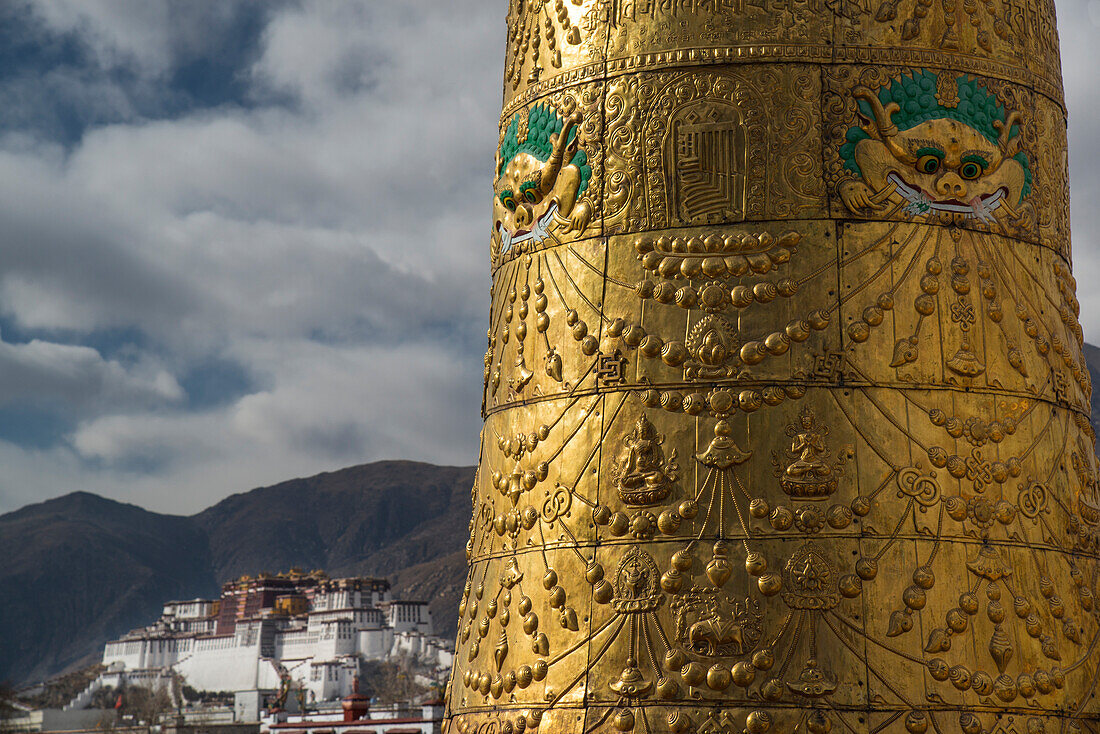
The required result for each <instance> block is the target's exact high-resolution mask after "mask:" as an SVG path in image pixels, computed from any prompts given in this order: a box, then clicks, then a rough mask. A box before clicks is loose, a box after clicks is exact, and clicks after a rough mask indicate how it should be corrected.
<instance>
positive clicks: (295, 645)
mask: <svg viewBox="0 0 1100 734" xmlns="http://www.w3.org/2000/svg"><path fill="white" fill-rule="evenodd" d="M397 656H410V657H413V658H416V659H417V660H418V661H419V662H421V663H423V664H427V665H430V666H435V667H438V668H444V669H445V668H449V667H450V665H451V661H452V660H451V659H452V652H451V643H449V642H447V641H445V640H441V639H439V638H436V637H434V636H433V630H432V620H431V615H430V614H429V612H428V605H427V603H426V602H417V601H395V600H394V599H392V598H391V595H390V585H389V582H387V581H385V580H384V579H374V578H343V579H330V578H328V577H327V576H326V575H325V574H324V573H322V572H318V571H314V572H313V573H308V574H306V573H301V572H297V571H292V572H290V573H287V574H279V575H267V574H262V575H260V576H258V577H255V578H253V577H248V576H245V577H242V578H240V579H238V580H236V581H233V582H230V583H228V584H226V585H225V586H224V587H223V588H222V595H221V598H220V599H218V600H208V599H195V600H192V601H173V602H168V603H167V604H165V605H164V609H163V611H162V613H161V616H160V618H159V619H158V620H157V621H156V622H154V623H153V624H151V625H149V626H148V627H142V628H140V629H136V630H133V631H131V632H130V633H128V634H127V635H125V636H124V637H122V638H120V639H118V640H113V641H111V642H108V643H107V645H106V647H105V648H104V651H103V665H104V666H105V668H106V672H105V673H104V674H103V676H101V677H102V678H103V680H102V681H99V685H100V686H102V685H110V684H114V683H116V682H121V681H123V680H131V679H132V680H135V681H136V680H143V679H148V678H149V677H150V676H149V674H150V673H152V672H154V671H156V672H158V673H161V674H165V673H174V674H177V675H178V676H180V677H182V680H183V683H184V684H186V685H189V686H191V687H192V688H194V689H196V690H200V691H225V692H237V691H257V690H259V691H264V690H267V691H278V690H280V688H281V687H283V686H284V681H286V684H287V686H288V687H289V688H291V689H293V690H294V691H303V692H304V694H305V695H306V696H308V699H309V700H311V701H326V700H333V699H338V698H341V697H343V696H346V695H348V693H349V692H350V691H351V690H352V681H353V679H354V677H355V676H356V675H357V674H358V672H359V665H360V662H361V661H363V660H385V659H389V658H392V657H397ZM94 685H95V684H93V686H94ZM88 698H89V699H90V696H88ZM74 703H76V702H74Z"/></svg>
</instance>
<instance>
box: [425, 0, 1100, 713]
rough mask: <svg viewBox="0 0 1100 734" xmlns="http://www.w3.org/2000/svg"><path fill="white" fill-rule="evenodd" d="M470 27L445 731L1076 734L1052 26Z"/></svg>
mask: <svg viewBox="0 0 1100 734" xmlns="http://www.w3.org/2000/svg"><path fill="white" fill-rule="evenodd" d="M506 26H507V34H508V35H507V49H506V53H505V84H504V102H503V105H504V106H503V110H502V114H501V118H500V137H499V145H498V149H497V155H496V161H495V166H494V180H493V202H492V205H493V218H492V221H491V223H490V228H489V263H490V269H491V273H492V277H493V285H492V290H491V297H492V305H491V310H490V324H489V332H488V340H487V341H488V350H487V352H486V355H485V370H484V378H485V381H484V392H483V398H484V402H483V405H484V419H485V428H484V432H483V434H482V446H481V454H480V459H479V460H480V465H481V470H480V471H479V472H478V475H477V476H478V479H477V480H476V486H475V487H474V491H473V500H474V508H473V509H474V512H473V520H472V523H471V526H470V534H471V537H470V542H469V544H468V546H467V553H468V557H469V562H470V573H469V579H468V581H467V583H466V586H465V591H464V593H463V598H462V602H461V605H460V614H459V622H458V643H457V645H458V650H457V656H456V665H455V669H454V674H453V679H452V681H451V684H450V686H449V689H448V691H447V714H446V719H447V727H448V731H449V732H450V733H451V734H489V733H490V732H492V733H493V734H502V733H503V732H512V733H515V734H518V733H519V732H545V733H547V734H548V733H550V732H553V733H554V734H557V733H558V732H577V733H578V734H579V733H583V734H604V733H607V732H634V733H635V734H643V733H650V732H652V733H657V732H674V733H678V734H719V733H721V734H742V732H744V733H746V734H765V733H766V732H771V733H774V734H788V733H792V734H793V733H794V732H810V733H812V734H824V733H826V732H840V731H847V732H853V733H856V734H862V733H863V732H883V733H885V734H891V733H892V732H908V733H910V734H924V733H925V732H928V733H930V734H931V733H933V732H939V733H942V734H946V732H963V733H964V734H982V733H983V732H984V733H988V734H1009V733H1013V734H1025V732H1026V733H1027V734H1039V733H1040V732H1047V733H1049V734H1055V733H1056V732H1058V733H1061V732H1094V731H1100V712H1098V705H1097V703H1096V699H1095V697H1094V695H1093V693H1094V686H1095V681H1096V678H1097V674H1098V673H1097V671H1098V663H1100V644H1098V643H1100V605H1098V604H1097V603H1096V594H1097V584H1098V583H1100V573H1098V570H1100V569H1098V568H1097V564H1096V558H1097V554H1098V552H1100V542H1098V541H1100V496H1098V493H1100V484H1098V482H1097V462H1096V457H1095V455H1094V453H1093V448H1092V447H1093V444H1094V435H1093V433H1092V429H1091V427H1090V425H1089V421H1088V418H1089V398H1090V394H1091V388H1092V386H1091V383H1090V378H1089V373H1088V369H1087V367H1086V365H1085V362H1084V359H1083V357H1082V352H1081V349H1082V336H1083V335H1082V331H1081V327H1080V324H1079V323H1078V315H1079V310H1080V305H1079V303H1078V301H1077V298H1076V295H1075V291H1076V283H1075V281H1074V279H1073V275H1072V273H1071V267H1070V247H1069V222H1068V201H1069V199H1068V188H1067V183H1066V170H1065V163H1066V126H1065V109H1064V101H1063V98H1062V85H1061V77H1060V60H1059V55H1058V42H1057V33H1056V31H1055V27H1054V7H1053V4H1052V3H1051V2H1049V0H989V1H988V2H982V3H977V2H965V1H962V2H960V1H959V0H869V1H863V0H825V2H770V1H769V0H676V1H675V2H673V1H670V0H511V1H510V2H509V10H508V16H507V24H506ZM677 462H679V463H677Z"/></svg>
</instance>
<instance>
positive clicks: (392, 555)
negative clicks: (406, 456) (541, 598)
mask: <svg viewBox="0 0 1100 734" xmlns="http://www.w3.org/2000/svg"><path fill="white" fill-rule="evenodd" d="M473 475H474V469H473V468H472V467H465V468H462V467H439V466H432V465H431V464H420V463H415V462H408V461H384V462H378V463H376V464H367V465H363V466H355V467H350V468H348V469H342V470H340V471H336V472H330V473H326V474H320V475H317V476H315V477H310V478H308V479H294V480H291V481H288V482H283V483H282V484H277V485H274V486H271V487H262V488H259V489H254V490H252V491H250V492H245V493H243V494H238V495H233V496H232V497H229V498H227V499H225V500H223V501H222V502H219V503H218V504H216V505H214V506H213V507H210V508H208V509H207V510H204V511H203V512H200V513H199V514H197V515H195V516H193V517H177V516H171V515H161V514H158V513H155V512H148V511H146V510H143V509H141V508H140V507H136V506H134V505H127V504H122V503H119V502H114V501H112V500H107V499H104V498H102V497H98V496H96V495H93V494H88V493H86V492H77V493H74V494H70V495H66V496H64V497H59V498H57V499H53V500H50V501H48V502H43V503H41V504H36V505H29V506H27V507H24V508H23V509H21V510H18V511H16V512H13V513H9V514H7V515H0V559H4V563H3V564H0V588H3V589H4V590H5V594H4V598H3V601H2V602H0V681H4V680H10V681H13V682H15V683H22V682H29V681H35V680H40V679H42V678H45V677H48V676H51V675H54V674H56V673H59V672H61V671H62V670H65V669H66V668H69V667H71V666H73V665H76V664H78V663H87V662H91V661H94V659H95V658H97V657H98V656H99V655H100V654H101V653H102V650H103V644H104V642H106V641H107V640H108V639H110V638H112V637H116V636H118V635H121V634H123V633H125V632H126V631H128V630H130V629H132V628H134V627H138V626H142V625H145V624H149V623H151V622H152V621H153V620H154V619H155V618H156V617H157V616H158V615H159V613H160V609H161V606H162V605H163V603H164V602H165V601H168V600H170V599H188V598H194V597H197V596H212V595H216V594H217V593H218V590H219V588H220V585H221V584H222V583H224V582H225V581H227V580H231V579H233V578H236V577H237V576H239V575H241V574H256V573H259V572H261V571H272V572H275V571H280V570H287V569H289V568H291V567H299V568H306V569H313V568H320V569H324V570H325V571H327V572H328V573H330V574H333V575H351V574H366V575H377V576H384V577H388V578H390V579H391V580H394V581H395V582H396V583H395V584H394V594H395V596H397V597H398V598H407V599H411V598H419V599H423V600H425V601H429V602H431V604H432V612H433V617H434V619H435V621H436V624H437V628H438V631H439V633H440V634H441V635H444V636H451V637H453V636H454V628H453V627H454V617H455V615H456V610H457V609H458V600H459V596H460V594H461V591H462V585H463V584H464V583H465V580H466V571H465V557H464V556H463V555H462V548H463V547H464V545H465V542H466V529H467V526H468V523H469V520H470V487H471V485H472V484H473ZM456 553H457V554H458V556H457V557H458V558H459V559H460V561H461V562H460V563H456V562H455V557H456V556H455V554H456ZM441 558H444V559H447V561H446V562H445V564H444V565H443V566H440V567H439V568H435V567H434V566H433V564H434V563H436V561H437V559H441ZM406 569H410V572H409V573H406V572H405V570H406ZM433 569H434V571H433ZM452 574H454V575H456V576H457V577H456V578H453V579H452V578H450V575H452ZM406 580H407V585H405V584H406Z"/></svg>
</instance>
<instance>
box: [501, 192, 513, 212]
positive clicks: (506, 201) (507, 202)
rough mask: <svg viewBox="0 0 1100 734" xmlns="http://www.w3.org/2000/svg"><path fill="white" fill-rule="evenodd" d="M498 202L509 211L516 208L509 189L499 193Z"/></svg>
mask: <svg viewBox="0 0 1100 734" xmlns="http://www.w3.org/2000/svg"><path fill="white" fill-rule="evenodd" d="M500 203H501V204H503V205H504V208H505V209H507V210H508V211H510V212H514V211H515V210H516V197H515V196H513V195H512V192H511V191H505V192H504V193H503V194H501V195H500Z"/></svg>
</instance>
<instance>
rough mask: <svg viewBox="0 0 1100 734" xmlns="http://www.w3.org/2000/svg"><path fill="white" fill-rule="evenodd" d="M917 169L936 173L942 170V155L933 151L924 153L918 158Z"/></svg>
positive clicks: (922, 171)
mask: <svg viewBox="0 0 1100 734" xmlns="http://www.w3.org/2000/svg"><path fill="white" fill-rule="evenodd" d="M917 170H918V171H920V172H921V173H935V172H936V171H938V170H940V157H939V156H937V155H932V154H931V153H929V154H927V155H922V156H921V157H920V158H919V159H917Z"/></svg>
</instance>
